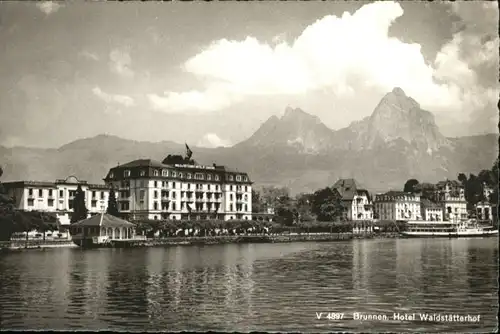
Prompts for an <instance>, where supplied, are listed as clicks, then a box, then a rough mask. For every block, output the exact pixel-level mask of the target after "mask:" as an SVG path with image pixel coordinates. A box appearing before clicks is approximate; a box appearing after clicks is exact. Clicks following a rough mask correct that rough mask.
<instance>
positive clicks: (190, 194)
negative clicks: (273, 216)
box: [104, 145, 252, 220]
mask: <svg viewBox="0 0 500 334" xmlns="http://www.w3.org/2000/svg"><path fill="white" fill-rule="evenodd" d="M186 146H187V145H186ZM191 153H192V152H191V151H190V150H189V148H188V156H186V157H185V158H183V157H182V156H177V155H173V156H171V155H169V156H168V157H167V158H165V159H164V160H163V161H162V162H160V161H155V160H152V159H139V160H134V161H131V162H129V163H126V164H123V165H118V166H116V167H113V168H111V169H110V170H109V172H108V174H107V175H106V177H105V178H104V181H105V183H106V184H107V185H108V186H110V185H113V186H114V187H115V188H116V189H117V190H118V196H117V201H118V210H119V212H120V213H121V214H122V215H123V216H124V217H128V218H129V219H131V220H135V219H152V220H166V219H172V220H176V219H177V220H178V219H183V220H184V219H221V220H232V219H245V220H251V219H252V182H251V181H250V178H249V176H248V174H247V173H245V172H241V171H238V170H234V169H230V168H227V167H225V166H220V165H216V164H213V165H212V166H204V165H200V164H197V163H196V162H195V161H194V160H192V159H190V158H191Z"/></svg>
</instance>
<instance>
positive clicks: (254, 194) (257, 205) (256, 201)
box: [252, 189, 263, 213]
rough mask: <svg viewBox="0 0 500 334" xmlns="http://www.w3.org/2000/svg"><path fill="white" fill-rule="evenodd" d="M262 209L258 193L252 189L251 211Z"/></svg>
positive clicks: (255, 211)
mask: <svg viewBox="0 0 500 334" xmlns="http://www.w3.org/2000/svg"><path fill="white" fill-rule="evenodd" d="M262 210H263V207H262V200H261V197H260V193H259V192H258V191H257V190H255V189H252V212H253V213H258V212H262Z"/></svg>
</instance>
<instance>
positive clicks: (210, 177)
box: [109, 169, 248, 182]
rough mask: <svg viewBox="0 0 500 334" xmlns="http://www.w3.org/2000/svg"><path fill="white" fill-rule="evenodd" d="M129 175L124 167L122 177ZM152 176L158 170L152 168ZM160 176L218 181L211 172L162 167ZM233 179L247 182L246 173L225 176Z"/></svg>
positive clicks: (158, 174)
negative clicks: (177, 170)
mask: <svg viewBox="0 0 500 334" xmlns="http://www.w3.org/2000/svg"><path fill="white" fill-rule="evenodd" d="M130 175H131V174H130V170H128V169H126V170H124V171H123V176H124V177H130ZM114 176H115V175H114V173H113V172H111V173H110V174H109V177H110V178H114ZM139 176H141V177H146V170H141V171H140V172H139ZM153 176H156V177H158V176H160V172H159V171H158V170H157V169H155V170H153ZM161 176H162V177H179V178H181V179H183V178H186V179H188V180H190V179H193V178H194V179H195V180H207V181H212V180H214V181H220V176H219V175H217V174H215V175H213V174H204V173H194V175H193V174H192V173H187V172H186V173H183V172H176V171H169V170H167V169H163V170H162V171H161ZM235 179H236V181H238V182H241V181H243V182H248V177H247V176H246V175H236V176H234V175H231V174H229V175H227V176H226V180H228V181H234V180H235Z"/></svg>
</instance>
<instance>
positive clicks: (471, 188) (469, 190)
mask: <svg viewBox="0 0 500 334" xmlns="http://www.w3.org/2000/svg"><path fill="white" fill-rule="evenodd" d="M464 190H465V200H466V201H467V204H468V210H473V209H474V207H475V205H476V204H477V203H478V202H480V201H482V200H485V198H484V192H483V184H482V182H481V180H480V179H479V178H478V177H477V176H475V175H474V174H470V175H469V178H468V179H467V181H466V182H465V189H464Z"/></svg>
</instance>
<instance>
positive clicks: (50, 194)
mask: <svg viewBox="0 0 500 334" xmlns="http://www.w3.org/2000/svg"><path fill="white" fill-rule="evenodd" d="M52 195H53V193H52V189H49V197H52Z"/></svg>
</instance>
